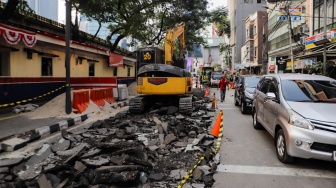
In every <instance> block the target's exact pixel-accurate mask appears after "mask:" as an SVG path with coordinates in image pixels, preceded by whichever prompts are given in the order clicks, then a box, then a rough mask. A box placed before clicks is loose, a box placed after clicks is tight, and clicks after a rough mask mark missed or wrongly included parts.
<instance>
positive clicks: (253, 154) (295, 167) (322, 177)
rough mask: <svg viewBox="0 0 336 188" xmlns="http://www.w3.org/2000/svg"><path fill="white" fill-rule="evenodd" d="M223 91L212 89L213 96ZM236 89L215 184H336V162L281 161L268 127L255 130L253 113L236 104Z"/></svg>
mask: <svg viewBox="0 0 336 188" xmlns="http://www.w3.org/2000/svg"><path fill="white" fill-rule="evenodd" d="M214 92H215V93H216V96H217V98H219V91H218V90H217V89H215V88H212V89H210V96H213V93H214ZM233 94H234V92H233V90H230V91H229V92H227V95H226V99H225V102H223V103H221V102H218V103H217V107H218V109H219V110H223V111H224V118H223V121H224V134H223V139H222V144H221V148H220V151H219V153H220V156H221V160H220V165H219V166H218V168H217V172H216V174H215V175H214V178H215V181H216V182H215V183H214V186H213V187H214V188H224V187H226V188H236V187H237V188H245V187H246V188H252V187H255V188H270V187H272V188H283V187H286V188H292V187H293V188H300V187H304V188H316V187H321V188H322V187H323V188H336V162H326V161H318V160H307V159H296V160H295V162H294V164H283V163H281V162H279V161H278V159H277V156H276V152H275V147H274V144H273V137H272V136H271V135H270V134H268V132H267V131H266V130H255V129H254V128H253V126H252V117H251V115H250V114H249V115H243V114H241V112H240V108H239V107H236V106H234V103H233Z"/></svg>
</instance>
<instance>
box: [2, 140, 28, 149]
mask: <svg viewBox="0 0 336 188" xmlns="http://www.w3.org/2000/svg"><path fill="white" fill-rule="evenodd" d="M26 145H27V140H24V139H21V138H11V139H8V140H4V141H2V143H1V148H2V149H3V150H4V151H15V150H17V149H20V148H23V147H25V146H26Z"/></svg>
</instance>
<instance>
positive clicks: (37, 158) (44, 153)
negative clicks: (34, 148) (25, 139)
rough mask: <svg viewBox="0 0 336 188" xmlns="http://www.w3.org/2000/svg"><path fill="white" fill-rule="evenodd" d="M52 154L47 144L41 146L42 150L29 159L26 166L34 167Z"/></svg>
mask: <svg viewBox="0 0 336 188" xmlns="http://www.w3.org/2000/svg"><path fill="white" fill-rule="evenodd" d="M51 154H52V151H51V149H50V145H49V144H43V146H42V148H41V149H40V150H39V151H38V152H37V153H36V154H35V155H33V156H32V157H30V158H29V160H28V161H27V163H26V165H27V166H34V165H38V164H40V163H41V162H42V161H43V160H45V159H46V158H48V157H49V156H50V155H51Z"/></svg>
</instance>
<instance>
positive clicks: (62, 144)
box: [51, 138, 70, 152]
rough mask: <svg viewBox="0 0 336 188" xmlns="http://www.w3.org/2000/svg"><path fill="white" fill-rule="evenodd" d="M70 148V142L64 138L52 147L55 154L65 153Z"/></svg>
mask: <svg viewBox="0 0 336 188" xmlns="http://www.w3.org/2000/svg"><path fill="white" fill-rule="evenodd" d="M69 147H70V140H65V139H64V138H61V139H60V140H59V141H58V142H55V143H54V144H53V145H51V149H52V151H53V152H57V151H65V150H67V149H69Z"/></svg>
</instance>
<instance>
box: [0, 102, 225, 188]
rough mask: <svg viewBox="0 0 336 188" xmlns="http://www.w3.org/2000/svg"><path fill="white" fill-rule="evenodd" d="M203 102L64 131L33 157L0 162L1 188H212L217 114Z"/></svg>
mask: <svg viewBox="0 0 336 188" xmlns="http://www.w3.org/2000/svg"><path fill="white" fill-rule="evenodd" d="M208 103H209V100H206V98H200V97H198V98H197V97H196V100H194V108H195V109H194V112H193V114H191V115H183V114H179V113H177V109H176V108H175V107H165V108H164V109H165V110H162V109H161V110H153V111H152V112H150V113H147V114H142V115H132V114H128V112H121V113H118V114H116V115H115V116H114V117H110V118H109V119H106V120H104V121H102V120H99V121H97V122H95V123H93V124H92V125H91V126H90V127H89V128H87V129H82V130H77V131H76V132H70V131H69V132H68V131H66V130H63V131H62V138H61V139H60V140H58V141H57V142H55V143H51V144H44V145H43V146H42V147H41V148H39V149H37V150H36V152H35V153H34V154H33V155H30V156H25V157H22V158H7V159H2V160H0V187H6V188H8V187H43V188H52V187H58V188H61V187H177V186H178V185H181V186H182V185H183V187H211V186H212V184H213V183H214V180H213V173H214V172H215V171H216V166H217V164H218V163H219V156H218V155H215V154H214V153H215V150H214V143H215V137H213V136H212V135H210V134H208V132H209V129H210V127H211V126H212V123H213V119H214V117H215V116H216V112H214V110H211V109H209V108H208V107H207V106H209V105H208ZM164 111H165V112H166V113H163V112H164ZM158 112H160V113H158ZM167 112H169V113H167ZM202 156H205V159H204V160H202V161H201V162H200V163H199V164H198V165H197V168H195V164H197V162H198V161H199V159H200V158H201V157H202ZM190 169H193V171H192V173H190V172H191V171H190ZM188 173H189V174H188ZM186 175H189V176H190V178H189V179H188V180H187V181H186V182H185V183H183V184H181V180H182V179H183V178H184V179H185V176H186ZM187 177H188V176H187Z"/></svg>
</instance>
